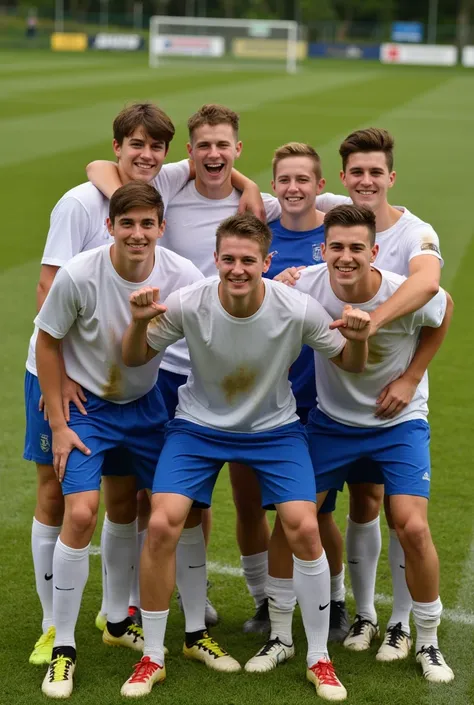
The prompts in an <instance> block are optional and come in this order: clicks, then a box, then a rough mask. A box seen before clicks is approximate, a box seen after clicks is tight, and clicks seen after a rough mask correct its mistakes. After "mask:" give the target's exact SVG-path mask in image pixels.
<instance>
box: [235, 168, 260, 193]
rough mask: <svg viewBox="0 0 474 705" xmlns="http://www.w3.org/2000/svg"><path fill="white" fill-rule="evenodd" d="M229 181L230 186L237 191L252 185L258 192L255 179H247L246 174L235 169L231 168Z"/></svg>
mask: <svg viewBox="0 0 474 705" xmlns="http://www.w3.org/2000/svg"><path fill="white" fill-rule="evenodd" d="M231 181H232V186H233V187H234V188H236V189H237V190H238V191H245V189H246V188H252V187H254V188H255V190H256V191H258V192H260V189H259V187H258V186H257V184H256V183H255V181H252V179H249V178H248V176H244V175H243V174H242V173H241V172H240V171H237V169H232V176H231Z"/></svg>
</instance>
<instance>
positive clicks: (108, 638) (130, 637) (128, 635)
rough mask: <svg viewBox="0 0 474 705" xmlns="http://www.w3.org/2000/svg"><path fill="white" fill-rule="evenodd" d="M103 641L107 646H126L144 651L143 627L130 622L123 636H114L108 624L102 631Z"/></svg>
mask: <svg viewBox="0 0 474 705" xmlns="http://www.w3.org/2000/svg"><path fill="white" fill-rule="evenodd" d="M102 641H103V642H104V644H107V646H125V647H127V648H128V649H133V650H134V651H143V645H144V643H145V642H144V639H143V629H142V628H141V627H137V625H136V624H129V626H128V627H127V628H126V630H125V632H124V633H123V634H122V635H121V636H113V635H112V634H111V633H110V632H109V630H108V629H107V626H106V627H105V629H104V631H103V633H102Z"/></svg>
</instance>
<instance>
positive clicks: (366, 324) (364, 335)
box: [329, 304, 370, 372]
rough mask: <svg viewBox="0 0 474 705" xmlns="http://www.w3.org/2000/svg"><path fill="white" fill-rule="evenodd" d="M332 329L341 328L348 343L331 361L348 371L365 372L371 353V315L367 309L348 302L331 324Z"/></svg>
mask: <svg viewBox="0 0 474 705" xmlns="http://www.w3.org/2000/svg"><path fill="white" fill-rule="evenodd" d="M329 328H330V329H331V330H336V329H337V330H339V331H340V333H341V335H342V336H343V337H344V338H346V344H345V346H344V347H343V349H342V350H341V352H340V353H339V355H337V356H336V357H333V358H330V359H331V362H332V363H334V364H335V365H337V366H338V367H340V368H341V369H342V370H345V371H346V372H363V370H364V368H365V365H366V363H367V356H368V353H369V349H368V344H367V340H368V337H369V331H370V315H369V314H368V313H367V311H361V310H360V309H357V308H352V306H350V304H346V305H345V306H344V309H343V311H342V316H341V318H339V319H338V320H336V321H333V323H331V324H330V326H329Z"/></svg>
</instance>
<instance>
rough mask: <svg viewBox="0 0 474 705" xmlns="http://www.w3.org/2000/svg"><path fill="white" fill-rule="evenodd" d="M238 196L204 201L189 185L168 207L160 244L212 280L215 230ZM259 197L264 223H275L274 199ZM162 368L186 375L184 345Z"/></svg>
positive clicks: (233, 209)
mask: <svg viewBox="0 0 474 705" xmlns="http://www.w3.org/2000/svg"><path fill="white" fill-rule="evenodd" d="M241 195H242V194H241V192H240V191H237V189H234V190H233V191H232V193H231V194H230V195H229V196H227V197H226V198H219V199H213V198H206V197H205V196H202V195H201V194H200V193H199V191H198V190H197V189H196V184H195V182H194V181H189V183H187V184H186V186H185V187H184V188H183V189H182V190H181V191H180V192H179V193H178V195H177V196H175V197H174V198H173V200H172V201H171V203H170V204H169V206H168V209H167V211H166V228H165V233H164V235H163V237H162V239H161V241H160V244H161V245H162V246H163V247H167V248H168V249H169V250H172V251H173V252H176V253H177V254H179V255H181V256H182V257H186V258H187V259H190V260H191V262H193V263H194V264H195V265H196V266H197V267H198V268H199V269H200V270H201V272H202V273H203V274H204V276H205V277H210V276H214V275H215V274H216V265H215V263H214V251H215V249H216V230H217V227H218V225H219V224H220V223H221V222H222V221H223V220H225V219H226V218H228V217H229V216H231V215H235V214H236V213H237V210H238V207H239V201H240V198H241ZM262 197H263V200H264V203H265V208H266V211H267V219H268V220H275V217H278V215H276V216H275V215H274V213H275V203H274V201H276V199H275V198H273V197H272V196H270V195H269V194H265V193H264V194H262ZM276 203H277V204H278V201H276ZM278 208H279V204H278ZM162 367H163V369H165V370H169V371H170V372H174V373H176V374H180V375H188V374H189V372H190V366H189V353H188V349H187V346H186V343H185V341H180V342H179V343H177V344H176V345H173V346H172V347H171V348H169V349H168V350H167V351H166V353H165V355H164V358H163V363H162Z"/></svg>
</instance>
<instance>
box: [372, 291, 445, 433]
mask: <svg viewBox="0 0 474 705" xmlns="http://www.w3.org/2000/svg"><path fill="white" fill-rule="evenodd" d="M453 310H454V302H453V300H452V298H451V296H450V295H449V294H448V292H446V311H445V314H444V318H443V322H442V323H441V325H440V326H439V327H438V328H432V327H429V326H425V327H423V328H422V329H421V334H420V340H419V343H418V347H417V349H416V352H415V354H414V356H413V359H412V361H411V362H410V364H409V366H408V367H407V369H406V370H405V372H404V373H403V374H402V375H401V376H400V377H398V379H395V380H394V381H393V382H391V383H390V384H388V385H387V386H386V387H385V389H383V390H382V392H381V394H380V395H379V397H378V399H377V402H376V403H377V410H376V412H375V416H380V417H382V418H386V419H392V418H393V417H394V416H397V414H399V413H400V412H401V411H402V410H403V409H404V408H405V407H406V406H407V405H408V404H409V403H410V402H411V400H412V399H413V396H414V394H415V392H416V388H417V387H418V385H419V384H420V382H421V379H422V377H423V375H424V374H425V372H426V370H427V369H428V365H429V364H430V362H431V360H432V359H433V358H434V356H435V355H436V353H437V352H438V350H439V348H440V347H441V344H442V343H443V341H444V339H445V337H446V334H447V332H448V329H449V326H450V324H451V318H452V315H453Z"/></svg>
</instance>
